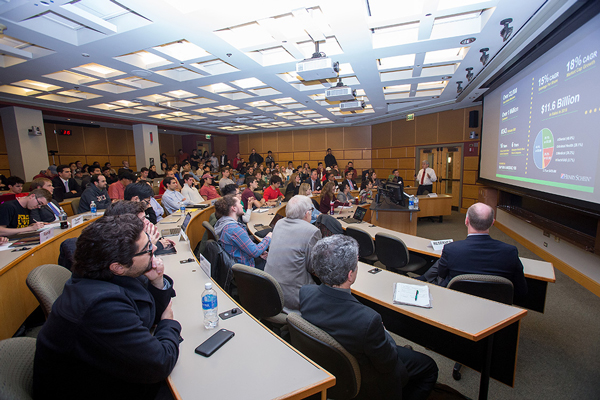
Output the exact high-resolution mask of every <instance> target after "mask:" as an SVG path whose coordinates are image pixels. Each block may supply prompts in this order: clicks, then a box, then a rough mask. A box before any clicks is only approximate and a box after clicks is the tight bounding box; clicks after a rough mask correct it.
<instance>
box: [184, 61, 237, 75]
mask: <svg viewBox="0 0 600 400" xmlns="http://www.w3.org/2000/svg"><path fill="white" fill-rule="evenodd" d="M190 65H191V66H192V67H194V68H198V69H199V70H201V71H202V72H204V73H206V74H208V75H220V74H226V73H229V72H235V71H239V69H237V68H236V67H234V66H233V65H230V64H228V63H226V62H225V61H222V60H219V59H217V60H210V61H204V62H199V63H193V64H190Z"/></svg>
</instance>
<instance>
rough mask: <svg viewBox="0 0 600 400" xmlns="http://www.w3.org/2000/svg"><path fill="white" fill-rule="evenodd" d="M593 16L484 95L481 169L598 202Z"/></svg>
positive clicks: (598, 41) (597, 38)
mask: <svg viewBox="0 0 600 400" xmlns="http://www.w3.org/2000/svg"><path fill="white" fill-rule="evenodd" d="M599 51H600V18H598V17H596V18H594V19H592V20H591V21H589V22H588V23H587V24H586V25H584V26H583V27H582V28H580V29H578V30H577V31H576V32H574V33H572V34H571V35H570V36H569V37H567V38H566V39H565V40H563V41H562V42H561V43H560V44H558V45H557V46H555V47H554V48H552V49H551V50H550V51H548V52H547V53H546V54H544V55H543V56H542V57H540V58H539V59H538V60H536V61H535V62H534V63H532V64H531V65H529V66H528V67H527V68H525V69H524V70H523V71H521V72H520V73H519V74H517V75H515V76H514V77H513V78H512V79H510V80H509V81H507V82H505V83H504V84H503V85H501V86H500V87H499V88H497V89H496V90H494V91H493V92H492V93H489V94H487V95H486V96H485V99H484V112H483V114H484V123H483V134H482V140H483V142H482V158H481V177H483V178H486V179H491V180H495V181H499V182H503V183H508V184H512V185H516V186H522V187H526V188H529V189H534V190H539V191H543V192H549V193H552V194H558V195H562V196H567V197H575V198H577V199H578V200H584V201H590V202H594V203H600V184H599V182H600V160H599V159H600V155H599V153H600V68H599V62H600V60H599V59H598V56H599Z"/></svg>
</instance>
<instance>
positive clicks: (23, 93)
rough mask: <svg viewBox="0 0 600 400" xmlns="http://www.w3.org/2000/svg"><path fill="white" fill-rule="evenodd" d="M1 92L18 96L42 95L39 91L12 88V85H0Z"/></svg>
mask: <svg viewBox="0 0 600 400" xmlns="http://www.w3.org/2000/svg"><path fill="white" fill-rule="evenodd" d="M0 92H3V93H10V94H16V95H19V96H33V95H36V94H40V93H41V92H39V91H37V90H33V89H28V88H21V87H16V86H10V85H0Z"/></svg>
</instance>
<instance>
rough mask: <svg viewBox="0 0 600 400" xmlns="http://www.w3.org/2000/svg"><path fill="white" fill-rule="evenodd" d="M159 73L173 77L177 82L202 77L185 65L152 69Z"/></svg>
mask: <svg viewBox="0 0 600 400" xmlns="http://www.w3.org/2000/svg"><path fill="white" fill-rule="evenodd" d="M154 72H156V73H157V74H159V75H162V76H164V77H167V78H170V79H173V80H175V81H177V82H185V81H189V80H192V79H198V78H202V75H201V74H199V73H197V72H195V71H192V70H191V69H188V68H185V67H175V68H169V69H162V70H160V71H154Z"/></svg>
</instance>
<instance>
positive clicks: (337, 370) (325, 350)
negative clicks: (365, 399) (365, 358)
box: [287, 313, 361, 399]
mask: <svg viewBox="0 0 600 400" xmlns="http://www.w3.org/2000/svg"><path fill="white" fill-rule="evenodd" d="M287 320H288V327H289V330H290V336H291V340H292V346H294V347H295V348H296V349H298V350H299V351H300V352H302V354H304V355H305V356H307V357H308V358H310V359H311V360H313V361H314V362H316V363H317V364H319V365H320V366H321V367H323V368H324V369H326V370H327V371H329V372H330V373H331V374H333V375H334V376H335V380H336V382H335V386H334V387H332V388H329V389H327V398H328V399H353V398H355V397H356V395H358V392H359V391H360V383H361V382H360V381H361V377H360V367H359V366H358V362H357V361H356V358H354V356H353V355H352V354H350V353H348V351H346V349H344V348H343V347H342V345H340V344H339V343H338V342H337V341H336V340H335V339H334V338H332V337H331V336H330V335H329V334H328V333H327V332H325V331H323V330H322V329H320V328H318V327H316V326H314V325H313V324H311V323H310V322H308V321H307V320H305V319H304V318H302V317H301V316H300V314H297V313H290V314H289V315H288V317H287Z"/></svg>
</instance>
